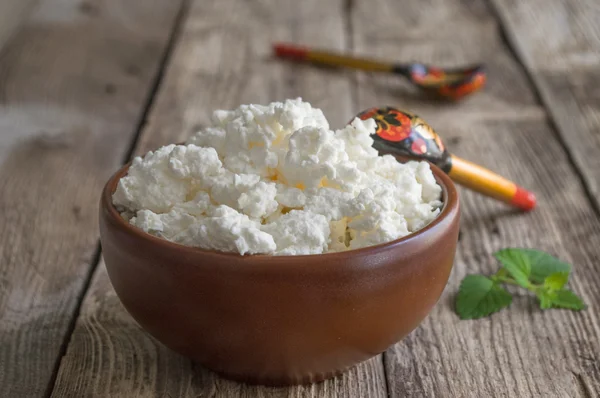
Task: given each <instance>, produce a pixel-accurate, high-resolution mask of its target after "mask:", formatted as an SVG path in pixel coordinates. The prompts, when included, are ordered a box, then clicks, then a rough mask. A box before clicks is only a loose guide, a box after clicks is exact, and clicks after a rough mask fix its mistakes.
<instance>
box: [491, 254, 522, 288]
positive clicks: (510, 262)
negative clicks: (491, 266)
mask: <svg viewBox="0 0 600 398" xmlns="http://www.w3.org/2000/svg"><path fill="white" fill-rule="evenodd" d="M494 257H496V259H497V260H498V261H500V263H502V266H503V267H504V268H505V269H506V270H507V271H508V273H509V274H510V275H511V276H512V277H513V279H514V280H515V282H517V283H518V284H519V285H520V286H522V287H524V288H529V285H530V283H529V275H530V274H531V262H530V258H529V256H528V255H527V254H526V253H524V252H523V249H503V250H500V251H497V252H496V253H494Z"/></svg>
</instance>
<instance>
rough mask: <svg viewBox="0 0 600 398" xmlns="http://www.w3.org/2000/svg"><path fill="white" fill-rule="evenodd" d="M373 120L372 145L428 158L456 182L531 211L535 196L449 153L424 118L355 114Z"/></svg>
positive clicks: (388, 112) (375, 111)
mask: <svg viewBox="0 0 600 398" xmlns="http://www.w3.org/2000/svg"><path fill="white" fill-rule="evenodd" d="M357 117H358V118H360V119H362V120H366V119H369V118H373V119H375V122H376V123H377V131H376V135H375V136H374V140H375V142H374V144H373V146H374V147H375V148H376V149H378V150H385V151H388V152H392V153H397V154H399V155H404V156H409V157H413V158H417V159H424V160H428V161H430V162H431V163H433V164H435V165H436V166H438V167H440V168H441V169H442V170H444V171H445V172H446V173H447V174H448V175H449V176H450V178H452V180H453V181H455V182H456V183H458V184H460V185H463V186H465V187H467V188H469V189H472V190H473V191H476V192H479V193H481V194H483V195H485V196H489V197H491V198H494V199H497V200H499V201H502V202H504V203H508V204H509V205H512V206H514V207H517V208H519V209H522V210H526V211H528V210H532V209H533V208H534V207H535V205H536V199H535V195H534V194H533V193H531V192H529V191H527V190H525V189H524V188H522V187H520V186H518V185H516V184H515V183H514V182H512V181H509V180H507V179H506V178H504V177H501V176H499V175H498V174H496V173H494V172H492V171H490V170H488V169H485V168H483V167H481V166H479V165H476V164H475V163H472V162H469V161H467V160H464V159H461V158H459V157H458V156H455V155H452V154H450V153H449V152H448V150H447V149H446V147H445V146H444V144H443V142H442V140H441V138H440V136H439V135H438V134H437V133H436V132H435V131H434V130H433V128H431V126H429V125H428V124H427V123H426V122H425V121H424V120H423V119H421V118H420V117H418V116H417V115H415V114H412V113H410V112H406V111H401V110H399V109H395V108H391V107H384V108H370V109H367V110H365V111H363V112H361V113H359V114H358V115H357Z"/></svg>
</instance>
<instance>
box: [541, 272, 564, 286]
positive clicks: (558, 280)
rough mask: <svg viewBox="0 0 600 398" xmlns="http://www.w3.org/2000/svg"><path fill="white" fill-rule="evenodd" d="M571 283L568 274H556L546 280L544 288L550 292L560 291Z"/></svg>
mask: <svg viewBox="0 0 600 398" xmlns="http://www.w3.org/2000/svg"><path fill="white" fill-rule="evenodd" d="M568 281H569V273H568V272H554V273H552V274H550V275H548V276H547V277H546V279H544V287H545V288H548V289H550V290H560V289H562V288H563V286H565V285H566V284H567V282H568Z"/></svg>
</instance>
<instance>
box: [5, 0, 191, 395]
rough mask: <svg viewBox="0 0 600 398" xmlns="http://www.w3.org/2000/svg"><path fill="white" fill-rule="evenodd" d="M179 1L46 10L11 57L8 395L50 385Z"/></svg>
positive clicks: (27, 26)
mask: <svg viewBox="0 0 600 398" xmlns="http://www.w3.org/2000/svg"><path fill="white" fill-rule="evenodd" d="M179 4H180V2H178V1H160V0H159V1H145V2H129V1H118V0H106V1H86V2H79V1H54V0H44V1H42V2H41V3H40V4H39V6H38V8H37V9H36V11H35V12H34V13H33V14H32V15H31V17H30V18H29V19H28V20H27V21H26V22H25V23H24V25H23V26H22V27H21V28H20V29H19V32H18V33H17V35H16V36H15V37H14V38H13V39H12V40H11V42H10V44H9V45H8V46H6V47H5V48H4V50H3V53H2V55H1V58H0V98H1V99H0V131H1V133H0V191H1V192H2V195H0V259H1V265H0V396H2V397H27V396H41V395H43V394H44V393H45V392H46V390H47V389H48V388H49V387H50V386H51V384H52V381H53V378H54V374H53V373H54V371H55V369H56V366H57V364H58V361H59V360H60V356H61V354H62V350H63V344H64V342H65V339H66V338H68V334H69V333H70V331H71V330H70V328H71V326H72V325H71V323H72V321H73V318H74V316H75V311H76V309H77V307H78V305H79V303H80V300H81V295H82V294H83V289H84V287H85V285H86V283H87V281H88V278H89V277H90V273H91V269H92V264H91V261H92V260H95V259H94V258H93V257H94V253H95V252H96V248H97V237H98V232H97V228H98V227H97V221H96V219H97V200H98V197H99V194H100V190H101V188H102V184H103V182H104V181H105V180H106V179H107V178H108V176H109V175H110V173H111V172H112V171H113V170H114V169H115V167H117V165H118V164H119V163H120V162H121V161H122V159H123V157H124V155H125V154H126V152H127V146H128V145H129V143H130V141H131V139H132V138H133V136H134V133H135V130H136V126H137V124H138V119H139V117H140V115H141V112H142V110H143V104H144V100H145V97H146V96H147V94H148V92H149V89H150V86H151V83H152V81H153V78H154V76H155V74H156V72H157V68H158V66H159V63H160V62H159V61H160V59H161V55H162V53H163V49H164V48H165V46H166V43H167V40H168V37H169V35H170V31H171V25H172V23H173V22H174V18H175V15H176V13H177V10H178V8H179Z"/></svg>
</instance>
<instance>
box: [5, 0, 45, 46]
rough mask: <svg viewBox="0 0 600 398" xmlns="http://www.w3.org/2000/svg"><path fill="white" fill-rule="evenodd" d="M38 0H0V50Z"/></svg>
mask: <svg viewBox="0 0 600 398" xmlns="http://www.w3.org/2000/svg"><path fill="white" fill-rule="evenodd" d="M38 2H39V0H3V1H1V2H0V51H2V48H3V47H4V46H5V45H6V43H7V42H8V41H9V40H10V39H11V38H12V37H13V36H14V34H15V33H16V32H17V31H18V30H19V27H20V26H21V24H22V23H23V21H25V20H26V19H27V16H28V15H29V14H30V13H31V11H32V10H33V8H34V7H35V6H36V5H37V3H38Z"/></svg>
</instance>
